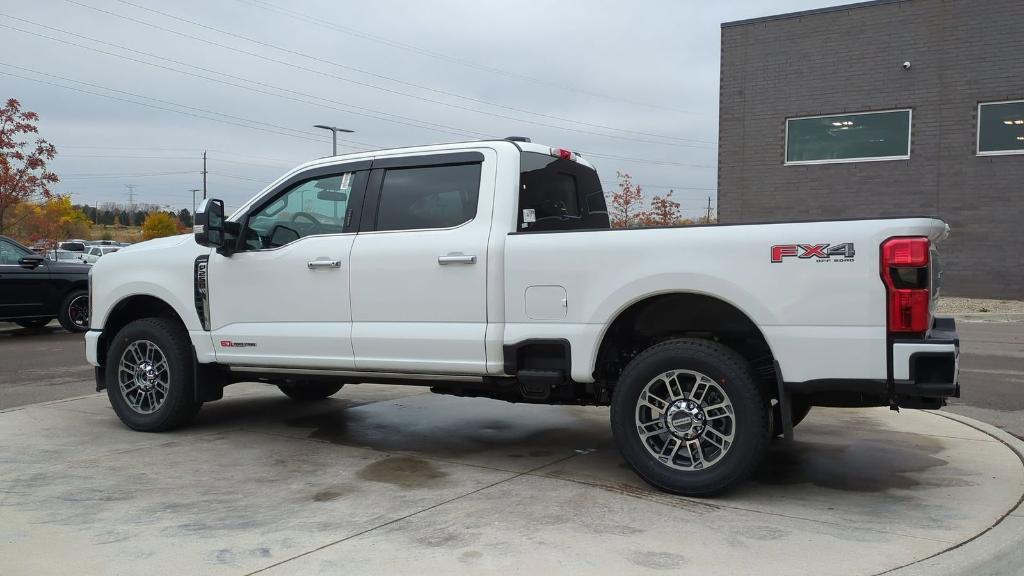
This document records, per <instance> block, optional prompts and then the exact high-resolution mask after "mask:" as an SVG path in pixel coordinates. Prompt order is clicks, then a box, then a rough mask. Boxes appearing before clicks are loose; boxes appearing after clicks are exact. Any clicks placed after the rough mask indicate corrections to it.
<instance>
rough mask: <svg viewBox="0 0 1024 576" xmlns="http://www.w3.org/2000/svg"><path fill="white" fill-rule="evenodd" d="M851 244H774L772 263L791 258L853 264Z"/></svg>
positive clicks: (853, 252)
mask: <svg viewBox="0 0 1024 576" xmlns="http://www.w3.org/2000/svg"><path fill="white" fill-rule="evenodd" d="M854 254H856V252H855V251H854V250H853V242H846V243H844V244H834V245H830V244H776V245H775V246H772V263H773V264H778V263H779V262H782V261H783V259H785V258H789V257H792V256H795V257H797V258H798V259H802V260H807V259H809V258H817V259H818V262H853V256H854Z"/></svg>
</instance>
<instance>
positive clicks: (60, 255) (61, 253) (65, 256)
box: [44, 250, 85, 263]
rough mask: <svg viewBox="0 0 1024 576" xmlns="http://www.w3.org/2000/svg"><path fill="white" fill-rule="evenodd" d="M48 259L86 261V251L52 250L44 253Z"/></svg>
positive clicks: (55, 260)
mask: <svg viewBox="0 0 1024 576" xmlns="http://www.w3.org/2000/svg"><path fill="white" fill-rule="evenodd" d="M44 256H46V258H47V259H49V260H53V261H54V262H83V263H84V262H85V259H84V256H85V252H72V251H71V250H50V251H49V252H46V253H45V254H44Z"/></svg>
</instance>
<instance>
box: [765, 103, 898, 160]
mask: <svg viewBox="0 0 1024 576" xmlns="http://www.w3.org/2000/svg"><path fill="white" fill-rule="evenodd" d="M892 112H906V113H907V153H906V155H899V156H863V157H859V158H830V159H826V160H793V161H790V160H789V121H790V120H810V119H814V118H836V117H838V116H866V115H868V114H888V113H892ZM785 125H786V130H785V135H784V137H783V142H782V165H783V166H807V165H813V164H853V163H857V162H887V161H890V160H910V151H911V149H912V146H913V140H914V109H913V108H891V109H888V110H867V111H864V112H843V113H841V114H815V115H811V116H790V117H787V118H786V120H785Z"/></svg>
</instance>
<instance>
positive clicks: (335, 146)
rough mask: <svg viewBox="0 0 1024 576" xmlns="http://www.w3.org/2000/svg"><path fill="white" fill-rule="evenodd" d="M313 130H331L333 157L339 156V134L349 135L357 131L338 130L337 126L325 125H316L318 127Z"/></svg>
mask: <svg viewBox="0 0 1024 576" xmlns="http://www.w3.org/2000/svg"><path fill="white" fill-rule="evenodd" d="M313 128H320V129H323V130H330V131H331V141H332V146H331V156H337V155H338V132H348V133H352V132H355V130H349V129H348V128H338V127H337V126H324V125H323V124H316V125H314V126H313Z"/></svg>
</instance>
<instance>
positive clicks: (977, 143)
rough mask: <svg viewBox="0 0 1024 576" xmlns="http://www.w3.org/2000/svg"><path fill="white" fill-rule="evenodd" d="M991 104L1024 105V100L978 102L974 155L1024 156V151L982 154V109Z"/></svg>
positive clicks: (999, 151)
mask: <svg viewBox="0 0 1024 576" xmlns="http://www.w3.org/2000/svg"><path fill="white" fill-rule="evenodd" d="M990 104H1024V99H1022V100H991V101H989V102H978V108H977V117H976V118H975V120H974V121H975V124H977V126H976V127H975V135H974V155H975V156H1016V155H1019V154H1024V149H1020V150H989V151H985V152H982V150H981V107H982V106H988V105H990Z"/></svg>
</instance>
